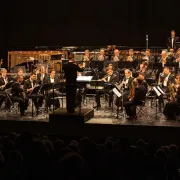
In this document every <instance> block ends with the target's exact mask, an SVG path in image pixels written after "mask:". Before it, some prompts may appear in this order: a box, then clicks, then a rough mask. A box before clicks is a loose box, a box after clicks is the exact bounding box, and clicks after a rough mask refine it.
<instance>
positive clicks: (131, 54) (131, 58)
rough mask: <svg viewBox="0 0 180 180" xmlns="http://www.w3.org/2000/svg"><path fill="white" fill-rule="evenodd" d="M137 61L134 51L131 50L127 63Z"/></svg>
mask: <svg viewBox="0 0 180 180" xmlns="http://www.w3.org/2000/svg"><path fill="white" fill-rule="evenodd" d="M135 60H136V56H135V55H134V50H133V49H129V52H128V57H127V59H126V61H129V62H133V61H135Z"/></svg>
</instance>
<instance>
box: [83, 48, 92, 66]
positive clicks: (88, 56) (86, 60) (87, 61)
mask: <svg viewBox="0 0 180 180" xmlns="http://www.w3.org/2000/svg"><path fill="white" fill-rule="evenodd" d="M92 59H93V57H92V56H91V54H90V51H89V50H88V49H87V50H85V52H84V56H83V59H82V61H83V62H84V63H85V68H90V62H91V61H92Z"/></svg>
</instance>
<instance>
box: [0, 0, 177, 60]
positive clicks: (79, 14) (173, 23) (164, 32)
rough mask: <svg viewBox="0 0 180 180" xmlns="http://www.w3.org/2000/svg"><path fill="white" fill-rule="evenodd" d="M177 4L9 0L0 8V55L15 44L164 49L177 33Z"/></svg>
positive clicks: (140, 0) (149, 0)
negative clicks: (156, 47) (173, 32)
mask: <svg viewBox="0 0 180 180" xmlns="http://www.w3.org/2000/svg"><path fill="white" fill-rule="evenodd" d="M179 14H180V2H179V1H178V0H171V1H169V2H168V3H167V2H165V1H155V0H146V1H145V0H134V1H133V0H123V1H122V0H109V1H107V0H96V1H94V0H91V1H90V0H78V1H76V0H74V1H72V0H71V1H68V0H50V1H47V0H46V1H40V0H36V1H35V0H31V1H29V0H26V1H22V0H14V1H8V0H7V1H5V2H3V4H2V5H1V10H0V22H1V30H0V56H1V58H3V59H4V60H6V59H7V52H8V50H11V49H13V48H14V47H17V46H41V45H43V46H66V45H68V46H69V45H71V46H72V45H73V46H77V45H86V46H88V45H91V46H92V45H96V46H97V45H107V44H116V45H121V46H132V47H133V46H138V47H145V45H146V39H145V36H146V34H148V35H149V46H164V45H165V44H166V39H167V37H168V36H169V32H170V30H171V29H175V30H176V34H177V35H178V36H179V35H180V21H179V17H180V15H179Z"/></svg>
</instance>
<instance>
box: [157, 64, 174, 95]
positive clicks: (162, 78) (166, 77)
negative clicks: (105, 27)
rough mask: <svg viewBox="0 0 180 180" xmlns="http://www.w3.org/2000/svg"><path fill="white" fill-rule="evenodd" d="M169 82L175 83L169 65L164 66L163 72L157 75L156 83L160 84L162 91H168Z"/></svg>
mask: <svg viewBox="0 0 180 180" xmlns="http://www.w3.org/2000/svg"><path fill="white" fill-rule="evenodd" d="M169 83H175V77H174V76H173V75H172V74H171V72H170V69H169V67H164V70H163V72H162V73H161V74H160V75H159V82H158V84H161V85H162V88H163V90H164V92H165V93H166V92H168V85H169Z"/></svg>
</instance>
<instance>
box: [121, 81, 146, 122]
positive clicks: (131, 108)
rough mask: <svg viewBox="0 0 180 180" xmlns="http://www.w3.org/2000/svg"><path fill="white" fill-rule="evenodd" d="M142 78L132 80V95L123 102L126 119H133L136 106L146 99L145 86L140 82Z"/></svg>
mask: <svg viewBox="0 0 180 180" xmlns="http://www.w3.org/2000/svg"><path fill="white" fill-rule="evenodd" d="M142 82H143V81H142V79H140V78H137V79H136V81H133V86H134V88H133V91H134V92H133V94H134V95H133V97H130V98H131V99H130V101H129V102H127V103H125V105H124V106H125V110H126V114H127V115H128V117H127V118H126V119H128V120H133V119H134V118H135V117H136V106H137V105H142V103H143V101H144V100H145V99H146V88H145V86H144V85H143V84H142Z"/></svg>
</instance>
